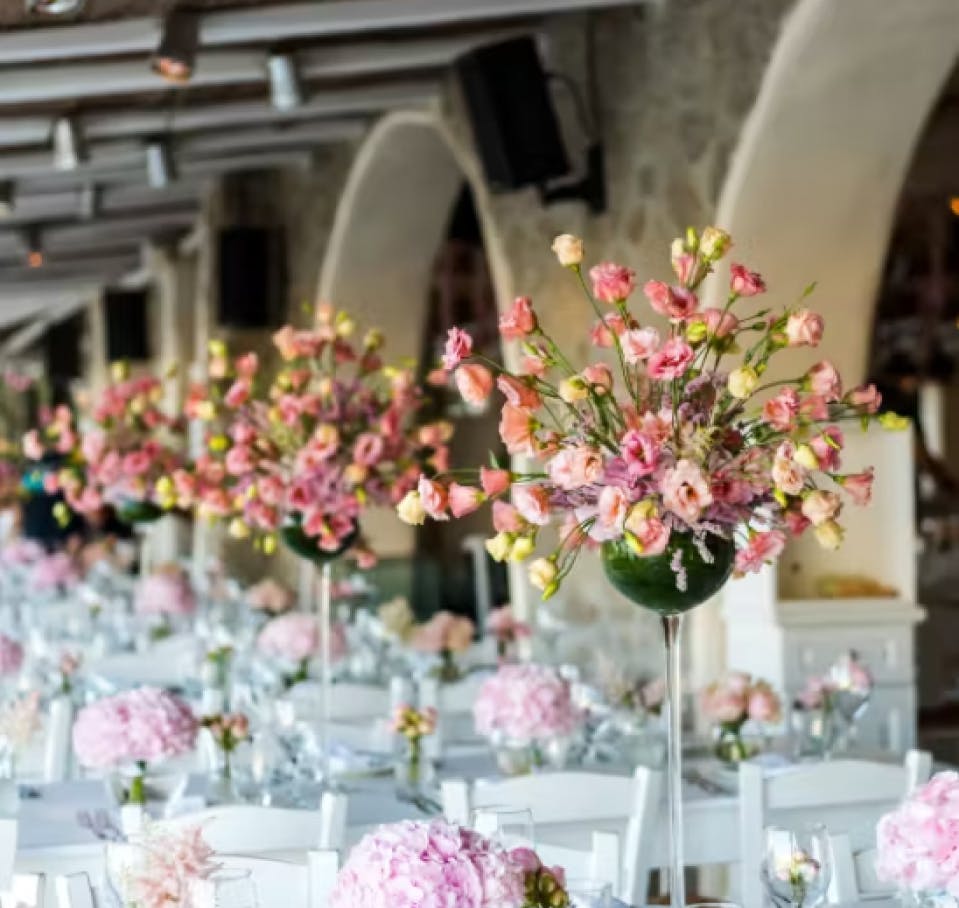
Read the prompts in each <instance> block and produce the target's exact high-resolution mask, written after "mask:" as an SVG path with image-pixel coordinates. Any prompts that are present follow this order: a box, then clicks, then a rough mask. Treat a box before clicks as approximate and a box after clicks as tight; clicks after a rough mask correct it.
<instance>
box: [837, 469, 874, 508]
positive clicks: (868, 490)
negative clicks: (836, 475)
mask: <svg viewBox="0 0 959 908" xmlns="http://www.w3.org/2000/svg"><path fill="white" fill-rule="evenodd" d="M874 479H875V471H874V470H873V468H872V467H868V468H867V469H865V470H863V472H862V473H850V474H849V475H848V476H843V477H841V478H840V479H839V484H840V485H841V486H842V487H843V489H845V490H846V492H847V493H848V494H849V497H850V498H851V499H852V500H853V503H854V504H858V505H860V506H862V507H865V506H866V505H867V504H869V502H870V501H872V483H873V480H874Z"/></svg>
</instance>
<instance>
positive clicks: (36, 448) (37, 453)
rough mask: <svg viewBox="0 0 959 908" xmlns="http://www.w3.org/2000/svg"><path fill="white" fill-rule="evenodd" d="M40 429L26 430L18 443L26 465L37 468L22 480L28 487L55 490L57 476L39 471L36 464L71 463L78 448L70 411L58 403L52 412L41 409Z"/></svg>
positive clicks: (78, 442)
mask: <svg viewBox="0 0 959 908" xmlns="http://www.w3.org/2000/svg"><path fill="white" fill-rule="evenodd" d="M39 422H40V427H39V428H36V429H30V430H29V431H27V432H26V433H25V434H24V436H23V440H22V441H21V453H22V455H23V457H24V458H25V459H26V461H27V466H28V467H29V466H30V464H35V465H37V467H38V469H37V470H36V471H34V472H33V475H29V476H27V477H26V484H27V487H28V488H32V487H33V486H34V485H35V484H36V485H37V486H38V487H40V488H43V489H44V490H45V491H47V492H54V491H56V489H57V474H56V473H55V472H51V473H48V472H45V471H42V470H40V469H39V465H40V464H41V463H42V462H43V461H44V460H46V459H47V458H51V459H52V460H57V459H66V460H67V461H70V460H75V459H76V457H77V454H78V449H79V445H80V433H79V431H78V429H77V426H76V421H75V418H74V414H73V411H72V410H71V409H70V408H69V407H67V406H65V405H63V404H61V405H60V406H58V407H55V408H54V409H52V410H51V409H49V408H42V409H41V411H40V414H39Z"/></svg>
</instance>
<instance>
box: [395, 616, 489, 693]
mask: <svg viewBox="0 0 959 908" xmlns="http://www.w3.org/2000/svg"><path fill="white" fill-rule="evenodd" d="M475 634H476V625H475V624H473V622H472V621H471V620H470V619H469V618H466V617H465V616H463V615H454V614H453V613H452V612H446V611H440V612H437V613H436V614H435V615H433V617H432V618H430V620H429V621H427V622H426V623H425V624H420V625H418V626H416V627H415V628H413V631H412V635H411V637H410V644H411V646H412V647H413V649H415V650H419V651H420V652H421V653H434V654H436V655H437V656H439V657H440V664H439V667H438V668H437V670H436V673H437V675H438V677H439V679H440V680H441V681H444V682H452V681H457V680H459V679H460V678H461V677H462V676H463V672H462V669H461V668H460V666H459V665H458V664H457V662H456V656H457V655H458V654H461V653H465V652H466V651H467V650H468V649H469V648H470V646H472V644H473V637H474V635H475Z"/></svg>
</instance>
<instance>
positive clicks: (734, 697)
mask: <svg viewBox="0 0 959 908" xmlns="http://www.w3.org/2000/svg"><path fill="white" fill-rule="evenodd" d="M699 703H700V709H701V710H702V712H703V716H704V717H705V718H706V719H708V720H709V721H710V722H712V723H713V724H714V725H718V726H721V727H724V728H728V729H731V730H734V731H738V730H739V729H740V728H741V727H742V726H743V725H744V724H745V723H746V722H747V721H753V722H758V723H760V724H763V725H771V724H775V723H777V722H779V721H780V719H781V718H782V704H781V703H780V700H779V697H778V695H777V694H776V692H775V691H774V690H773V689H772V687H770V685H769V684H768V683H767V682H765V681H760V680H756V679H753V678H752V677H751V676H750V675H747V674H745V673H744V672H730V673H729V674H727V675H726V676H725V677H724V678H722V679H721V680H719V681H714V682H713V683H712V684H710V685H709V686H708V687H707V688H706V689H705V690H703V692H702V693H701V694H700V698H699Z"/></svg>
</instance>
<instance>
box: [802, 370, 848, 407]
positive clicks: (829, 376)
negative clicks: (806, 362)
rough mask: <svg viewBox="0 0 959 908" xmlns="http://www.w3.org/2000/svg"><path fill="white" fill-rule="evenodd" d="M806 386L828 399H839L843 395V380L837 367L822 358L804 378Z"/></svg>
mask: <svg viewBox="0 0 959 908" xmlns="http://www.w3.org/2000/svg"><path fill="white" fill-rule="evenodd" d="M803 384H804V387H805V388H806V389H807V390H809V391H812V393H813V394H818V395H819V396H820V397H823V398H825V400H827V401H834V400H839V398H840V396H841V395H842V382H841V380H840V378H839V373H838V372H837V371H836V367H835V366H834V365H833V364H832V363H830V362H828V361H827V360H822V361H821V362H818V363H816V365H814V366H812V367H811V368H810V369H809V371H808V372H807V373H806V375H805V378H804V380H803Z"/></svg>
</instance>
